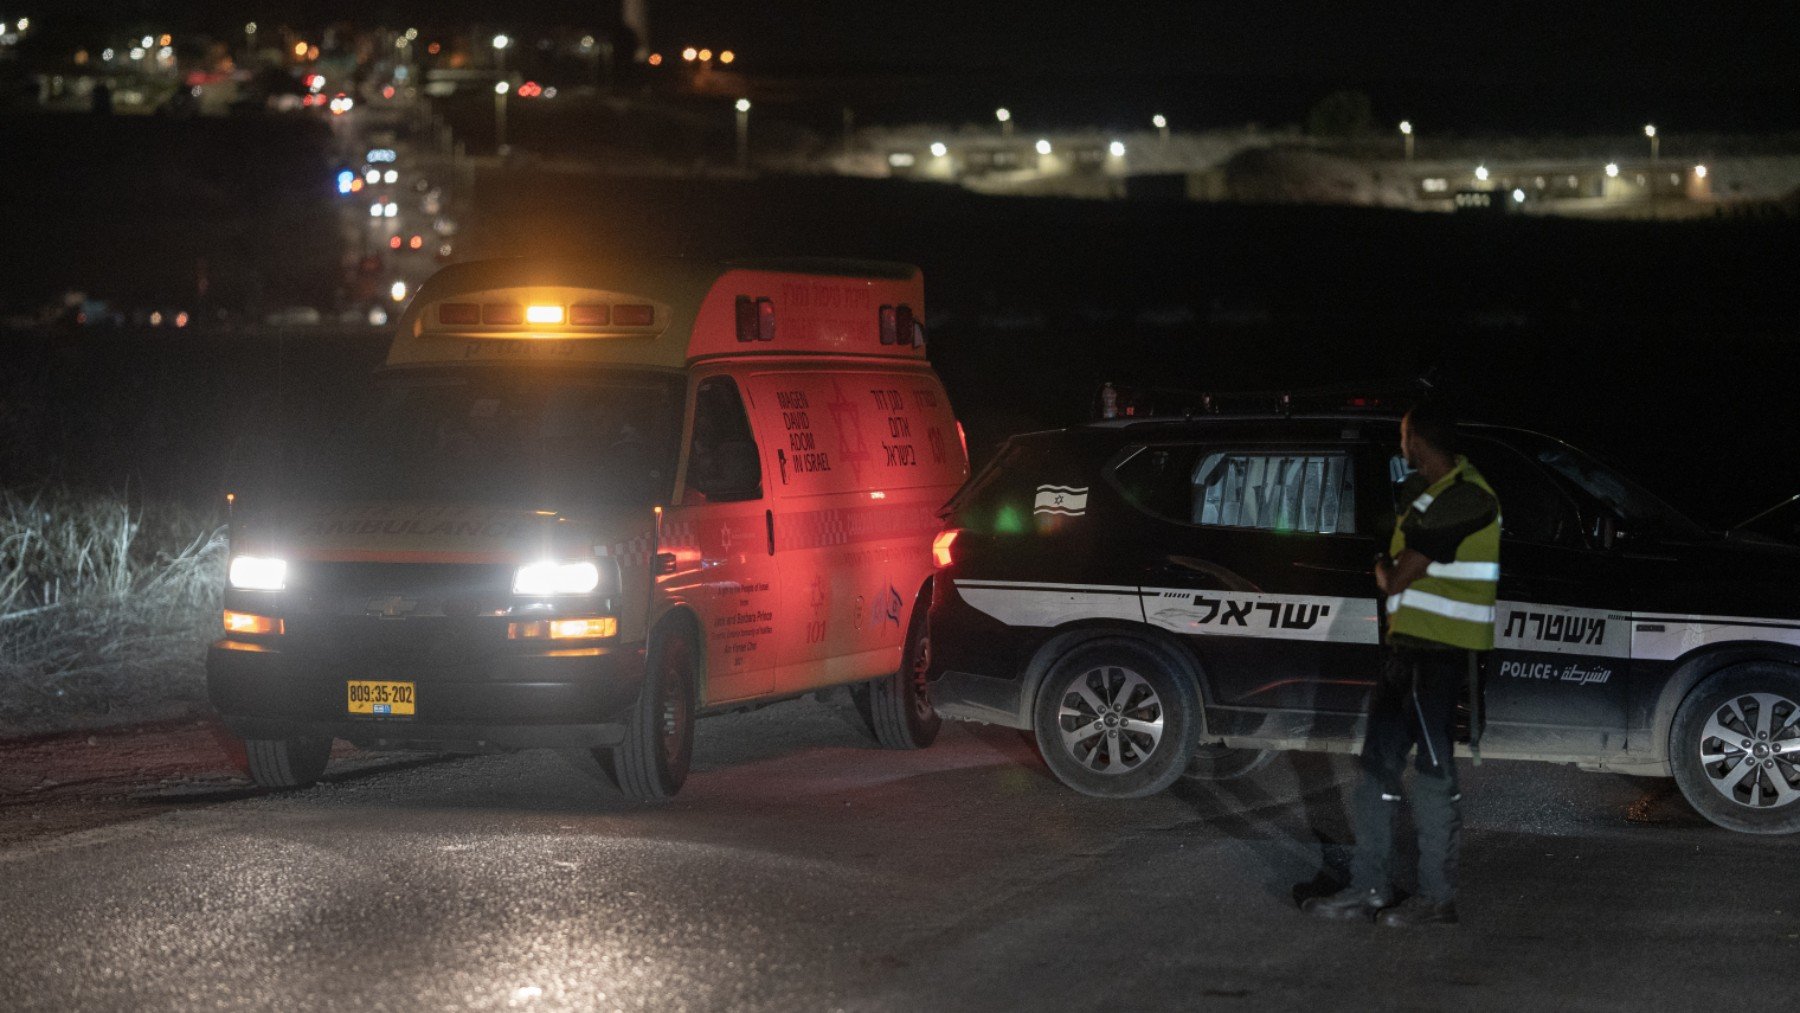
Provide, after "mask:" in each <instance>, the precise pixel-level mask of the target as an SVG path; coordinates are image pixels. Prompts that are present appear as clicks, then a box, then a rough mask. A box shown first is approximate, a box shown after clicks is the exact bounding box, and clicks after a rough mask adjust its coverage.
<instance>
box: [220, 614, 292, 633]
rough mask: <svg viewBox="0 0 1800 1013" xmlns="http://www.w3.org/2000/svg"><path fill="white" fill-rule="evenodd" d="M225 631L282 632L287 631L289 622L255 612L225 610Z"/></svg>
mask: <svg viewBox="0 0 1800 1013" xmlns="http://www.w3.org/2000/svg"><path fill="white" fill-rule="evenodd" d="M225 632H226V633H245V634H260V635H269V634H281V633H286V632H287V623H286V622H284V621H283V620H280V619H276V618H274V617H272V616H259V615H256V614H255V613H253V612H233V611H232V610H231V609H226V610H225Z"/></svg>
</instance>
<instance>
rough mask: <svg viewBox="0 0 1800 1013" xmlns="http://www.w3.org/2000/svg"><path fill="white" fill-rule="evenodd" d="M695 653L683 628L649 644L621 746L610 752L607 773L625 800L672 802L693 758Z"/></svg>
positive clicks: (665, 632)
mask: <svg viewBox="0 0 1800 1013" xmlns="http://www.w3.org/2000/svg"><path fill="white" fill-rule="evenodd" d="M699 674H700V649H699V648H698V647H697V646H696V644H695V641H694V636H693V633H692V632H691V631H690V630H688V629H686V628H684V627H683V626H679V625H678V626H674V627H671V628H667V629H664V630H662V631H660V632H659V633H658V634H657V636H656V638H655V639H653V640H652V641H651V643H650V652H649V657H648V658H647V659H646V664H645V672H644V685H643V688H642V689H640V690H639V691H638V698H637V701H636V702H635V703H633V704H632V705H631V712H630V715H629V717H628V718H627V720H626V724H625V741H624V742H622V743H620V744H619V745H617V746H614V747H612V764H611V766H612V770H613V774H614V776H616V777H617V778H618V781H619V790H620V791H621V792H623V793H624V794H625V796H626V797H627V798H632V799H636V800H638V801H640V802H654V801H659V800H661V799H666V798H671V797H673V796H674V795H675V793H676V792H678V791H680V790H681V786H682V784H683V783H684V782H685V781H686V780H687V775H688V767H689V766H690V765H691V764H692V763H693V759H694V709H695V696H696V690H695V687H696V686H698V685H699V681H700V680H699Z"/></svg>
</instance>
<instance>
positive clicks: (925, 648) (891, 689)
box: [865, 601, 944, 749]
mask: <svg viewBox="0 0 1800 1013" xmlns="http://www.w3.org/2000/svg"><path fill="white" fill-rule="evenodd" d="M925 611H926V610H925V603H924V602H923V601H921V602H920V603H919V604H918V605H917V606H916V607H915V608H914V609H913V615H912V621H911V622H909V623H908V624H907V630H906V649H905V650H904V651H903V652H902V653H901V656H900V670H899V671H897V672H895V673H894V674H892V675H889V676H884V677H882V678H880V679H876V680H874V681H873V682H871V683H869V691H868V710H867V711H866V712H865V716H866V717H867V718H868V722H869V730H870V731H871V732H873V733H874V734H875V741H876V742H879V743H881V745H882V746H883V747H884V748H886V749H924V748H925V747H926V746H929V745H931V744H932V743H933V742H934V741H936V740H937V736H938V731H939V729H941V728H942V727H943V725H944V719H943V718H941V717H939V716H938V712H937V710H936V708H934V707H932V706H931V685H930V683H929V682H927V680H926V676H927V675H928V674H929V673H930V671H931V634H930V630H929V628H928V626H927V624H926V618H925Z"/></svg>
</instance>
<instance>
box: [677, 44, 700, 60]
mask: <svg viewBox="0 0 1800 1013" xmlns="http://www.w3.org/2000/svg"><path fill="white" fill-rule="evenodd" d="M699 55H700V51H699V50H698V49H695V48H694V47H693V46H689V47H687V48H686V49H684V50H682V51H681V58H682V59H683V60H685V61H687V62H688V63H693V62H694V60H695V58H696V57H698V56H699Z"/></svg>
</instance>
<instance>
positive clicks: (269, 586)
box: [207, 260, 968, 799]
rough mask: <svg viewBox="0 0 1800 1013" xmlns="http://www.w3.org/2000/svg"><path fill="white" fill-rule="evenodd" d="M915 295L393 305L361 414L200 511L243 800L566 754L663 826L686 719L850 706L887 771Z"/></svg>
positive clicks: (610, 285)
mask: <svg viewBox="0 0 1800 1013" xmlns="http://www.w3.org/2000/svg"><path fill="white" fill-rule="evenodd" d="M923 312H924V288H923V282H922V280H921V277H920V274H919V271H918V270H917V269H916V268H913V267H910V266H906V265H900V264H889V263H876V262H862V261H812V260H795V261H766V262H745V263H731V264H724V265H718V264H697V263H692V262H685V261H668V262H649V263H631V264H599V263H580V262H565V261H557V262H544V261H528V260H496V261H486V262H475V263H467V264H460V265H455V266H452V267H448V268H446V269H444V270H443V271H441V272H439V273H438V274H437V275H436V276H434V277H433V278H431V279H430V280H429V281H428V282H427V283H426V284H425V285H423V286H422V287H421V288H420V290H419V291H418V293H417V295H416V297H415V298H414V300H413V302H412V303H411V305H410V306H409V307H408V308H407V310H406V312H405V314H404V315H403V316H402V317H401V319H400V322H399V331H398V334H396V335H395V337H394V339H393V344H392V346H391V348H390V350H389V354H388V357H387V361H386V364H385V365H384V366H383V367H382V368H381V369H380V370H379V372H378V374H377V378H376V380H377V382H376V386H377V397H376V399H375V400H376V403H375V405H374V406H373V407H372V408H371V409H370V410H369V411H368V412H367V413H366V414H367V417H366V418H361V419H358V420H356V423H357V424H356V425H354V426H353V427H352V428H353V430H354V432H355V434H356V435H355V436H354V438H352V439H350V440H348V441H346V443H345V446H344V447H343V448H342V449H339V450H337V451H335V452H333V453H332V454H330V455H327V459H326V460H325V462H324V465H323V466H322V467H318V468H310V469H308V468H297V469H295V471H294V473H292V474H290V475H288V476H286V477H285V478H284V479H283V480H282V481H281V482H279V483H276V484H275V485H273V486H272V487H271V488H270V489H269V490H267V491H265V492H264V493H263V494H261V495H260V496H259V495H255V494H249V495H245V496H243V497H241V498H239V499H238V501H237V502H236V504H235V506H234V508H233V518H232V527H231V556H230V562H229V574H228V581H227V589H226V592H225V602H224V617H223V619H224V633H223V636H222V637H221V639H219V640H218V641H217V642H216V643H215V644H213V646H212V647H211V649H210V651H209V653H208V659H207V680H208V690H209V695H210V697H211V700H212V703H213V705H214V707H215V708H216V709H217V710H218V711H219V713H220V714H221V715H222V716H223V718H224V720H225V722H226V724H227V726H228V727H229V728H230V729H231V730H232V731H233V732H234V733H235V734H236V735H238V736H239V737H241V738H242V739H243V740H244V742H245V746H246V752H247V755H248V758H249V767H250V772H251V775H252V777H253V778H254V779H255V780H256V781H257V783H259V784H262V785H265V786H269V787H299V786H304V785H307V784H310V783H312V782H314V781H315V780H317V779H318V778H319V777H320V776H321V774H322V773H323V771H324V769H325V766H326V763H327V760H328V757H329V754H330V749H331V744H332V740H333V739H345V740H348V741H349V742H352V743H355V744H357V745H360V746H364V747H371V748H422V749H434V750H453V751H465V750H467V751H487V750H505V749H518V748H530V747H558V748H573V749H591V750H593V752H594V754H595V756H596V757H597V758H598V759H599V760H600V762H601V765H602V767H604V768H605V769H606V770H607V771H608V772H609V773H610V774H611V775H612V776H613V777H614V779H615V780H616V782H617V784H618V786H619V788H620V789H621V791H622V792H623V793H624V794H625V795H627V796H629V797H632V798H637V799H657V798H664V797H667V796H670V795H673V794H674V793H675V792H676V791H678V790H679V789H680V787H681V785H682V782H683V781H684V779H685V778H686V776H687V773H688V769H689V763H690V759H691V756H692V751H693V731H694V721H695V718H696V717H697V716H701V715H705V714H708V713H715V712H720V711H725V710H732V709H737V708H743V707H750V706H756V705H761V704H764V703H769V702H773V701H776V700H780V699H784V698H790V697H795V696H799V695H802V694H806V693H810V692H814V691H817V690H822V689H826V688H828V687H837V686H849V687H851V688H852V695H853V696H854V698H855V699H856V700H857V701H858V703H859V707H860V709H861V711H862V713H863V716H864V718H865V719H866V721H867V722H868V724H869V726H870V730H871V731H872V733H873V734H874V736H875V738H876V739H877V741H879V742H880V743H881V744H882V745H883V746H886V747H890V748H919V747H923V746H925V745H928V744H929V743H930V742H931V741H932V739H933V738H934V737H935V735H936V733H937V730H938V725H939V721H938V718H937V715H936V713H935V711H934V710H933V709H932V707H931V703H930V699H929V697H928V695H927V693H926V686H925V682H924V675H925V672H926V670H927V664H928V662H927V652H928V649H929V648H928V638H927V637H926V633H925V629H926V627H925V613H926V608H927V605H928V603H929V600H930V582H931V576H932V573H933V567H932V556H931V543H932V539H933V536H934V534H935V533H936V531H937V529H938V526H939V522H938V512H939V510H940V509H941V508H942V507H943V505H944V504H945V503H946V501H947V500H948V499H949V498H950V496H951V495H952V494H953V493H954V492H955V491H956V489H957V488H958V487H959V486H961V485H962V483H963V481H964V480H965V479H966V478H967V476H968V457H967V452H966V448H965V446H964V443H963V439H962V434H961V430H960V428H959V426H958V424H957V421H956V418H955V416H954V415H953V414H952V412H951V406H950V399H949V398H948V397H947V396H946V394H945V391H944V387H943V385H942V383H941V382H940V381H939V380H938V378H937V376H936V375H935V374H934V373H933V372H932V369H931V366H930V365H929V363H928V362H927V361H926V354H925V351H926V350H925V332H924V327H923V323H922V321H923Z"/></svg>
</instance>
